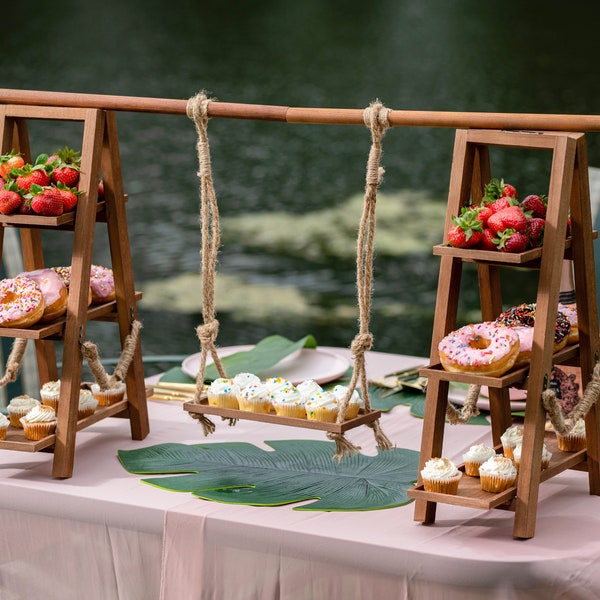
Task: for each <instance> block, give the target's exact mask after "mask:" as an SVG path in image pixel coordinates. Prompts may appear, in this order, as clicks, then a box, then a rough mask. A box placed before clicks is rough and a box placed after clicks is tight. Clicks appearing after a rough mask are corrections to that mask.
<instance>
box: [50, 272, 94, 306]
mask: <svg viewBox="0 0 600 600" xmlns="http://www.w3.org/2000/svg"><path fill="white" fill-rule="evenodd" d="M52 270H53V271H56V273H57V274H58V276H59V277H60V278H61V279H62V280H63V283H64V284H65V285H66V286H67V292H68V291H69V289H70V285H71V267H52ZM91 303H92V289H91V288H90V289H89V290H88V306H89V305H90V304H91Z"/></svg>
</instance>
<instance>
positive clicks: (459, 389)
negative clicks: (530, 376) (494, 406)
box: [448, 383, 527, 412]
mask: <svg viewBox="0 0 600 600" xmlns="http://www.w3.org/2000/svg"><path fill="white" fill-rule="evenodd" d="M508 394H509V396H510V410H511V411H512V412H522V411H524V410H525V398H526V396H527V392H525V391H524V390H518V389H516V388H510V389H509V390H508ZM466 395H467V387H464V391H463V386H462V385H457V384H455V383H450V391H449V393H448V400H450V402H452V403H453V404H458V405H460V406H462V405H463V404H464V403H465V397H466ZM477 407H478V408H479V410H487V411H489V410H490V398H489V396H488V388H487V386H481V392H480V394H479V400H477Z"/></svg>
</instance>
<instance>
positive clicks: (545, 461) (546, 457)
mask: <svg viewBox="0 0 600 600" xmlns="http://www.w3.org/2000/svg"><path fill="white" fill-rule="evenodd" d="M522 450H523V445H522V444H519V445H518V446H517V447H516V448H515V449H514V452H513V461H514V463H515V467H517V471H518V470H519V466H520V464H521V452H522ZM551 458H552V452H550V450H548V448H546V444H544V446H543V447H542V471H543V470H544V469H547V468H548V466H549V465H550V459H551Z"/></svg>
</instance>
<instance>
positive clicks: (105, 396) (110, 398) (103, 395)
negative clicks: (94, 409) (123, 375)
mask: <svg viewBox="0 0 600 600" xmlns="http://www.w3.org/2000/svg"><path fill="white" fill-rule="evenodd" d="M126 389H127V388H126V386H125V383H124V382H123V381H120V382H119V384H118V385H116V386H115V387H113V388H108V389H105V390H103V389H102V388H101V387H100V386H99V385H98V384H97V383H93V384H92V394H94V398H96V400H98V406H112V405H113V404H117V402H121V400H123V398H125V391H126Z"/></svg>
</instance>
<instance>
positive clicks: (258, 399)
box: [238, 380, 273, 414]
mask: <svg viewBox="0 0 600 600" xmlns="http://www.w3.org/2000/svg"><path fill="white" fill-rule="evenodd" d="M238 404H239V407H240V410H246V411H248V412H255V413H261V414H269V413H271V412H273V404H272V402H271V398H270V397H269V393H268V390H267V387H266V386H265V384H264V383H262V382H261V381H260V380H259V381H258V383H251V384H250V385H247V386H245V387H244V388H243V389H242V390H240V392H239V394H238Z"/></svg>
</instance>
